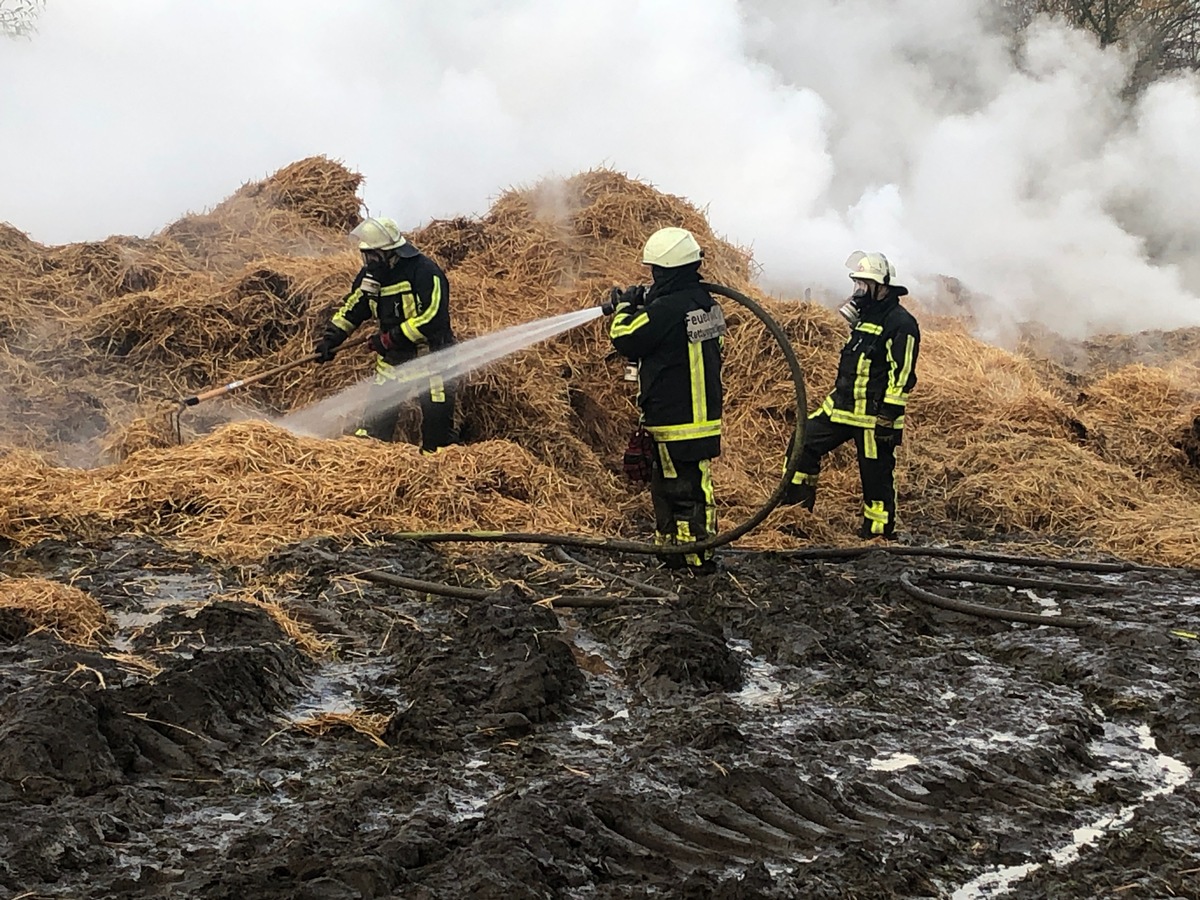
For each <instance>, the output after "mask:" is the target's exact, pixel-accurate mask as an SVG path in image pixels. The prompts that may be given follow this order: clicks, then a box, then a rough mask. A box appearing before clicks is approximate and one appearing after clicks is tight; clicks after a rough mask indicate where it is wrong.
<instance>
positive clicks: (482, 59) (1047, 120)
mask: <svg viewBox="0 0 1200 900" xmlns="http://www.w3.org/2000/svg"><path fill="white" fill-rule="evenodd" d="M991 10H992V4H991V3H989V2H988V0H959V2H956V3H946V2H944V0H891V2H888V0H812V2H808V3H803V4H800V3H794V2H790V0H744V2H736V0H705V2H704V3H695V2H690V0H608V2H605V3H593V4H576V3H561V2H557V0H507V2H494V0H414V2H409V3H403V4H401V3H395V2H392V0H344V2H340V3H328V2H316V0H256V2H254V3H245V2H241V0H209V2H206V3H196V2H184V0H89V2H87V3H68V2H65V0H49V2H48V4H47V8H46V11H45V13H44V14H43V15H42V17H41V20H40V21H39V24H38V33H37V34H36V35H34V36H33V37H32V39H31V40H28V41H25V40H16V41H7V40H6V41H3V42H0V80H2V81H3V83H4V85H5V89H4V91H3V92H0V157H2V158H3V159H4V160H5V163H6V165H5V177H4V178H3V179H2V180H0V220H6V221H9V222H10V223H12V224H13V225H15V226H16V227H18V228H20V229H22V230H24V231H27V232H29V233H30V235H31V236H32V237H33V238H35V239H36V240H39V241H42V242H44V243H63V242H69V241H77V240H98V239H102V238H104V237H106V236H108V235H110V234H114V233H131V234H142V235H145V234H150V233H152V232H154V231H156V230H158V229H159V228H161V227H163V226H165V225H166V224H168V223H170V222H171V221H173V220H174V219H176V218H178V217H179V216H181V215H182V214H184V213H186V212H188V211H198V210H200V209H203V208H206V207H209V206H211V205H213V204H215V203H216V202H217V201H219V200H220V199H221V198H223V197H224V196H226V195H228V194H229V193H230V192H232V191H233V190H234V189H236V188H237V186H238V185H239V184H241V183H242V182H244V181H247V180H252V179H256V178H260V177H263V176H265V175H267V174H269V173H270V172H272V171H274V170H275V169H277V168H279V167H280V166H283V165H286V164H287V163H289V162H292V161H294V160H296V159H299V158H302V157H304V156H308V155H313V154H325V155H328V156H331V157H333V158H335V159H340V160H342V161H343V162H345V163H346V164H347V165H348V166H350V167H351V168H353V169H356V170H357V171H360V172H362V173H363V174H364V175H365V176H366V182H365V185H364V189H363V195H364V197H365V199H366V201H367V203H368V204H369V206H370V208H371V211H373V212H376V213H379V214H386V215H393V216H395V217H396V218H398V219H399V220H400V221H401V222H402V223H404V224H405V225H406V226H416V225H419V224H421V223H422V222H424V221H426V220H428V219H429V218H432V217H443V216H452V215H460V214H470V213H478V212H482V211H484V210H485V209H486V208H487V206H488V205H489V203H490V201H491V200H492V199H493V198H494V196H495V195H496V194H497V193H498V192H499V191H500V190H503V189H504V188H507V187H510V186H513V185H523V184H529V183H532V182H533V181H536V180H538V179H540V178H542V177H544V176H546V175H553V174H558V175H570V174H573V173H575V172H577V171H581V170H584V169H587V168H591V167H594V166H598V165H608V166H612V167H614V168H617V169H619V170H622V171H625V172H628V173H629V174H630V175H632V176H634V177H638V178H643V179H646V180H648V181H650V182H652V183H654V184H655V185H657V186H658V187H659V188H661V189H663V190H666V191H669V192H671V193H675V194H680V195H683V196H685V197H687V198H689V199H690V200H692V201H693V202H695V203H697V204H699V205H701V206H704V207H706V208H707V210H708V212H709V217H710V220H711V221H712V223H713V226H714V228H715V229H716V230H717V231H718V232H719V233H720V234H722V235H723V236H725V237H727V238H729V239H731V240H733V241H735V242H736V243H739V244H742V245H745V246H749V247H751V248H752V249H753V251H754V253H755V256H756V259H757V260H758V262H759V263H760V265H761V274H760V280H761V282H762V283H763V285H764V286H765V287H767V288H769V289H771V290H774V291H777V292H780V293H785V294H796V293H798V292H800V291H802V290H803V289H805V288H813V289H814V290H815V291H817V292H818V293H821V292H825V291H828V292H830V293H831V295H838V294H844V293H845V292H846V289H847V284H848V282H847V280H846V271H845V269H844V268H843V267H842V262H843V260H844V259H845V257H846V255H847V254H848V253H849V252H850V251H851V250H853V249H856V248H859V247H862V248H868V249H881V250H883V251H884V252H886V253H888V254H889V255H890V256H891V257H892V258H893V260H894V262H895V263H896V264H897V266H898V268H899V269H900V273H901V276H902V280H904V281H905V282H906V283H908V284H909V285H910V286H911V287H913V288H914V289H916V290H919V291H920V292H921V293H922V294H923V295H924V296H933V295H934V293H935V291H936V289H937V288H938V287H939V285H944V283H945V282H943V281H942V279H939V278H938V276H939V275H944V276H953V277H954V278H956V279H958V280H959V282H961V284H962V285H963V286H965V288H966V289H967V290H968V291H969V292H970V293H971V295H972V296H973V297H974V300H973V301H972V302H973V304H974V309H975V311H976V313H977V314H978V316H979V321H980V329H981V332H982V333H983V334H984V335H985V336H989V337H991V338H993V339H996V340H1004V339H1005V338H1006V337H1007V336H1008V335H1010V334H1011V328H1012V326H1013V325H1014V323H1018V322H1022V321H1026V320H1034V321H1041V322H1045V323H1047V324H1049V325H1051V326H1053V327H1055V328H1056V330H1058V331H1060V332H1062V333H1064V334H1067V335H1069V336H1075V337H1078V336H1083V335H1086V334H1089V333H1093V332H1097V331H1136V330H1141V329H1145V328H1171V327H1179V326H1184V325H1195V324H1200V296H1198V294H1200V287H1198V286H1200V153H1198V151H1197V150H1196V145H1195V135H1197V134H1200V83H1198V81H1197V80H1196V79H1195V78H1194V77H1193V78H1177V79H1174V80H1170V81H1163V82H1160V83H1158V84H1155V85H1153V86H1151V87H1150V88H1149V89H1148V90H1147V91H1145V92H1143V93H1142V94H1140V95H1138V96H1137V97H1136V99H1128V98H1127V92H1126V87H1127V84H1126V80H1127V60H1125V59H1124V58H1122V56H1121V55H1120V53H1119V52H1118V51H1117V50H1115V49H1109V50H1104V51H1102V50H1100V49H1099V48H1098V47H1097V46H1096V45H1095V43H1094V42H1093V41H1092V40H1091V39H1090V38H1088V36H1086V35H1084V34H1082V33H1080V32H1075V31H1072V30H1070V29H1069V28H1067V27H1066V26H1064V25H1062V24H1060V23H1055V22H1049V21H1045V22H1038V23H1035V25H1034V26H1033V27H1032V28H1031V29H1030V30H1029V31H1028V32H1027V33H1026V35H1025V38H1024V40H1023V41H1021V42H1019V43H1014V42H1013V41H1012V40H1011V39H1010V38H1009V37H1007V36H1006V35H1005V33H1004V31H1003V29H1001V28H1000V27H998V25H997V22H996V21H995V20H994V18H993V16H992V14H991Z"/></svg>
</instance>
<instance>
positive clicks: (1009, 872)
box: [952, 722, 1192, 900]
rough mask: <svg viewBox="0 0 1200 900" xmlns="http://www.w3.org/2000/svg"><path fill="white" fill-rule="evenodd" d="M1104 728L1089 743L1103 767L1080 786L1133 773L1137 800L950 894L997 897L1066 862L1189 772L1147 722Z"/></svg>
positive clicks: (958, 898)
mask: <svg viewBox="0 0 1200 900" xmlns="http://www.w3.org/2000/svg"><path fill="white" fill-rule="evenodd" d="M1104 732H1105V733H1104V739H1103V740H1101V741H1096V742H1093V744H1092V745H1091V748H1090V749H1091V752H1092V753H1093V755H1095V756H1096V757H1097V758H1099V759H1103V760H1105V761H1106V762H1107V768H1106V769H1105V770H1104V771H1103V772H1101V773H1098V774H1097V775H1095V776H1091V777H1089V779H1088V783H1086V784H1081V785H1080V786H1081V787H1084V788H1092V789H1094V787H1095V785H1096V784H1099V783H1101V782H1104V781H1108V780H1111V779H1114V778H1123V779H1135V780H1137V781H1138V782H1139V783H1141V784H1143V785H1145V786H1146V789H1145V790H1144V791H1143V793H1142V794H1141V795H1140V796H1139V797H1138V799H1137V801H1135V802H1134V803H1131V804H1130V805H1128V806H1125V807H1122V808H1120V809H1118V810H1116V811H1115V812H1113V813H1109V814H1103V815H1099V816H1098V817H1097V818H1095V819H1093V820H1092V821H1090V822H1088V823H1087V824H1085V825H1082V826H1080V827H1078V828H1075V829H1074V830H1073V831H1072V832H1071V837H1070V840H1068V841H1067V842H1066V843H1064V844H1062V845H1061V846H1060V847H1058V848H1057V849H1055V850H1053V851H1051V853H1050V854H1049V856H1048V857H1047V858H1046V859H1045V860H1042V861H1040V862H1029V863H1023V864H1021V865H1018V866H1007V867H1004V868H996V869H992V870H990V871H987V872H984V873H983V874H982V875H979V876H978V877H977V878H975V879H974V880H973V881H970V882H969V883H967V884H965V885H963V886H962V887H960V888H958V890H956V891H955V892H954V894H953V895H952V900H981V898H991V897H998V896H1001V895H1002V894H1005V893H1007V892H1008V891H1009V890H1011V888H1012V886H1013V885H1014V884H1016V883H1017V882H1019V881H1021V880H1022V879H1024V878H1026V877H1027V876H1029V875H1030V874H1031V873H1033V872H1036V871H1037V870H1038V869H1040V868H1042V867H1043V866H1047V865H1049V866H1064V865H1067V864H1069V863H1071V862H1073V861H1074V860H1075V859H1077V858H1078V857H1079V855H1080V853H1081V852H1082V851H1083V850H1084V849H1085V848H1087V847H1089V846H1091V845H1093V844H1095V843H1096V842H1097V841H1099V840H1100V839H1101V838H1103V837H1104V836H1105V835H1107V834H1109V833H1111V832H1113V831H1116V830H1117V829H1119V828H1121V827H1123V826H1124V825H1126V824H1127V823H1128V822H1129V821H1130V820H1131V819H1132V818H1133V816H1134V814H1135V813H1136V812H1137V811H1138V809H1139V808H1140V807H1142V806H1144V805H1145V804H1146V803H1148V802H1149V801H1151V800H1153V799H1154V798H1156V797H1161V796H1163V795H1164V794H1169V793H1171V792H1172V791H1174V790H1175V789H1176V788H1178V787H1179V786H1180V785H1182V784H1184V783H1185V782H1187V780H1188V779H1189V778H1191V776H1192V771H1191V769H1189V768H1188V767H1187V766H1186V765H1184V764H1183V763H1181V762H1180V761H1179V760H1177V759H1174V758H1172V757H1170V756H1167V755H1166V754H1163V753H1160V752H1158V746H1157V745H1156V744H1155V741H1154V737H1153V735H1151V733H1150V728H1149V727H1148V726H1146V725H1140V726H1137V727H1136V728H1135V727H1129V726H1125V725H1116V724H1113V723H1111V722H1107V723H1105V725H1104Z"/></svg>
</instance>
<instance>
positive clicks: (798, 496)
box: [779, 483, 817, 512]
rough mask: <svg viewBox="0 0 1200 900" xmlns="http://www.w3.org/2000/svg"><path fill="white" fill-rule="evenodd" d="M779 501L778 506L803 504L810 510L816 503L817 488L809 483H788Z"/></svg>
mask: <svg viewBox="0 0 1200 900" xmlns="http://www.w3.org/2000/svg"><path fill="white" fill-rule="evenodd" d="M779 503H780V506H803V507H804V508H805V509H807V510H808V511H809V512H812V511H813V507H814V506H816V504H817V489H816V488H815V487H813V486H812V485H811V484H795V483H792V484H789V485H788V486H787V489H786V490H785V491H784V492H783V499H782V500H781V501H780V502H779Z"/></svg>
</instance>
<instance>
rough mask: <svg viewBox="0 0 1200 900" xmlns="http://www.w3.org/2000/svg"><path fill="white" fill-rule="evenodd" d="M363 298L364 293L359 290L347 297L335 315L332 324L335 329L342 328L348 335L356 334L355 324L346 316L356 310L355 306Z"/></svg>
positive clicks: (353, 291) (356, 289)
mask: <svg viewBox="0 0 1200 900" xmlns="http://www.w3.org/2000/svg"><path fill="white" fill-rule="evenodd" d="M361 298H362V291H360V290H359V289H358V288H355V289H354V290H352V291H351V292H350V293H349V294H348V295H346V301H345V302H344V303H343V304H342V306H341V308H340V309H339V310H338V311H337V312H335V313H334V314H333V319H332V324H333V326H334V327H335V328H340V329H341V330H342V331H344V332H346V334H352V333H353V332H354V329H355V327H356V326H355V325H354V323H353V322H351V321H350V320H349V319H347V318H346V316H348V315H350V310H352V309H354V307H355V305H356V304H357V303H358V301H359V300H360V299H361Z"/></svg>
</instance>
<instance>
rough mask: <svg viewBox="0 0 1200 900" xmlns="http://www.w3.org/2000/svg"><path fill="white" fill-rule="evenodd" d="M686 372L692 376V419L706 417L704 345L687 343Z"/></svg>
mask: <svg viewBox="0 0 1200 900" xmlns="http://www.w3.org/2000/svg"><path fill="white" fill-rule="evenodd" d="M688 374H689V375H691V378H692V421H693V422H703V421H704V420H705V419H706V418H707V417H708V392H707V390H706V388H705V387H704V345H703V344H700V343H696V344H692V343H689V344H688Z"/></svg>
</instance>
